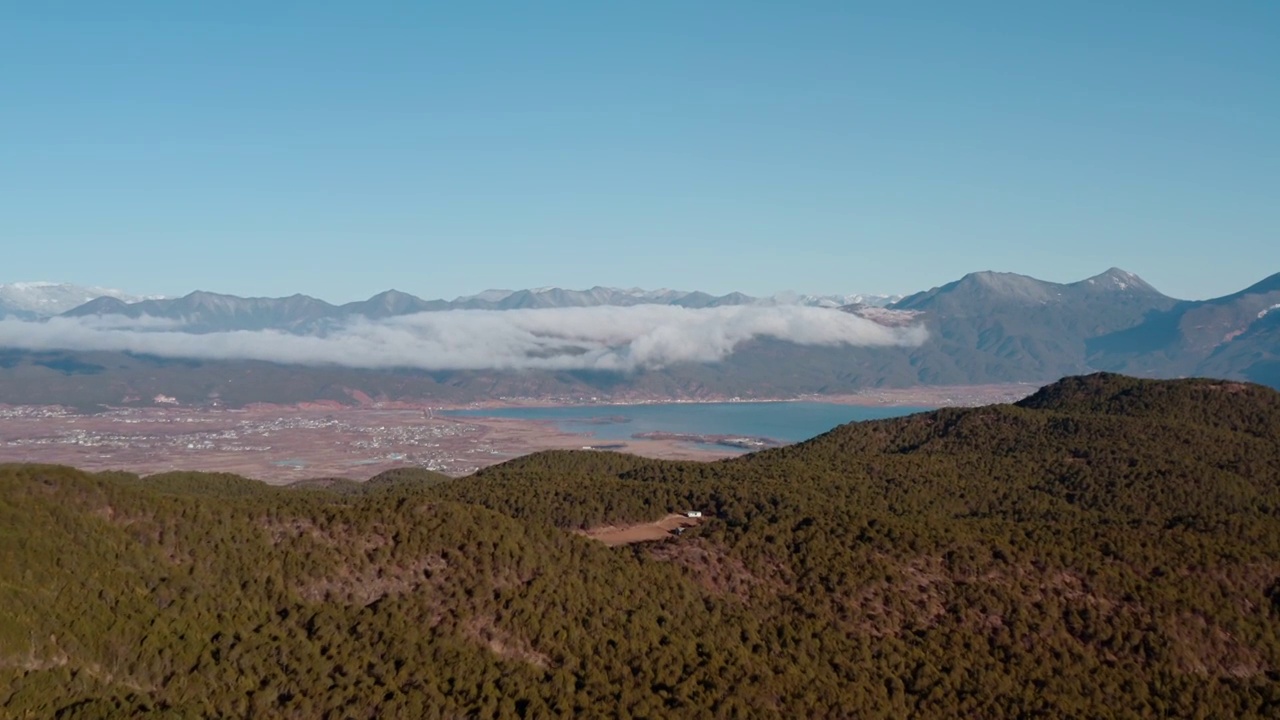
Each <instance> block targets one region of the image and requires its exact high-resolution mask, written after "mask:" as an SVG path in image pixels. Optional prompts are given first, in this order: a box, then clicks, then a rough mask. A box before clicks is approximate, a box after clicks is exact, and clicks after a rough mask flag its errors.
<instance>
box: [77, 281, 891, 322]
mask: <svg viewBox="0 0 1280 720" xmlns="http://www.w3.org/2000/svg"><path fill="white" fill-rule="evenodd" d="M897 299H898V298H897V297H896V296H888V295H859V294H851V295H801V294H798V293H782V294H779V295H774V296H771V297H767V298H756V297H752V296H750V295H745V294H743V293H738V292H734V293H729V294H727V295H721V296H714V295H710V294H708V293H704V292H699V291H693V292H686V291H680V290H665V289H664V290H654V291H649V290H641V289H638V288H633V289H629V290H623V289H619V288H606V287H594V288H590V289H588V290H565V289H563V288H537V289H533V290H515V291H509V290H486V291H485V292H482V293H480V294H477V295H469V296H464V297H460V298H457V299H455V300H452V301H446V300H423V299H422V298H419V297H416V296H414V295H410V294H408V293H405V292H401V291H399V290H387V291H385V292H382V293H379V294H377V295H374V296H373V297H371V298H369V299H368V300H362V301H357V302H350V303H345V304H343V305H333V304H331V303H328V302H325V301H324V300H319V299H316V298H313V297H310V296H307V295H291V296H289V297H284V298H262V297H249V298H246V297H239V296H236V295H224V294H219V293H212V292H205V291H196V292H193V293H190V294H188V295H184V296H182V297H179V298H160V299H147V300H141V299H135V300H134V301H132V302H131V301H128V300H125V299H121V298H119V297H116V296H104V297H99V298H96V299H94V300H91V301H89V302H86V303H84V304H82V305H79V306H77V307H73V308H70V309H69V310H67V311H65V312H63V313H61V314H62V315H65V316H67V317H89V316H104V315H121V316H125V317H131V318H140V317H143V316H149V317H155V318H165V319H170V320H176V321H180V322H182V323H183V325H184V328H183V329H185V330H188V331H192V332H217V331H230V330H267V329H272V330H286V331H290V332H307V331H310V330H314V329H316V328H317V327H318V326H319V325H321V324H323V323H325V322H335V321H343V320H348V319H350V318H352V317H356V316H359V317H365V318H369V319H383V318H388V317H395V316H400V315H411V314H414V313H420V312H440V311H446V310H520V309H547V308H567V307H600V306H614V307H630V306H635V305H669V306H676V307H685V308H709V307H722V306H730V305H756V304H758V305H808V306H814V307H830V308H835V307H839V306H841V305H846V304H849V302H851V301H852V302H858V303H864V304H870V305H875V306H883V305H887V304H889V303H890V302H893V301H895V300H897Z"/></svg>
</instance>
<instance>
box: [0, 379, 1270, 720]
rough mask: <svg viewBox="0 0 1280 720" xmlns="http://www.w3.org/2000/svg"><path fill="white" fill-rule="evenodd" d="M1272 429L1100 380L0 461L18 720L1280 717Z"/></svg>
mask: <svg viewBox="0 0 1280 720" xmlns="http://www.w3.org/2000/svg"><path fill="white" fill-rule="evenodd" d="M1277 428H1280V394H1278V393H1276V392H1275V391H1272V390H1268V389H1265V388H1261V387H1258V386H1253V385H1247V384H1241V383H1227V382H1219V381H1199V380H1187V381H1138V380H1133V379H1130V378H1126V377H1121V376H1114V375H1095V376H1089V377H1084V378H1068V379H1067V380H1064V381H1062V382H1059V383H1056V384H1055V385H1052V386H1050V387H1048V388H1045V389H1044V390H1042V391H1041V392H1039V393H1037V394H1036V395H1033V396H1031V397H1030V398H1027V399H1026V400H1024V401H1023V402H1021V403H1019V404H1018V405H1004V406H990V407H984V408H974V409H967V410H958V409H949V410H942V411H937V412H932V413H924V414H919V415H914V416H910V417H906V418H898V419H894V420H885V421H875V422H867V423H859V424H853V425H847V426H843V427H841V428H837V429H836V430H833V431H831V432H829V433H827V434H825V435H823V436H820V437H818V438H814V439H813V440H810V441H808V442H806V443H801V444H798V445H794V446H790V447H786V448H780V449H777V450H770V451H764V452H760V453H757V454H754V455H750V456H746V457H742V458H738V459H734V460H729V461H721V462H716V463H707V464H699V463H674V462H661V461H654V460H646V459H640V458H635V457H630V456H624V455H617V454H613V453H605V452H589V451H588V452H548V453H539V454H536V455H532V456H529V457H526V458H521V459H518V460H514V461H512V462H509V463H506V464H504V465H499V466H495V467H492V468H488V469H486V470H484V471H481V472H480V473H477V474H476V475H474V476H472V477H468V478H462V479H459V480H448V479H445V478H442V477H440V476H434V475H430V474H425V473H418V472H415V471H399V472H397V473H396V474H394V475H389V476H385V477H381V478H379V482H377V483H369V484H365V485H361V486H353V485H350V484H347V483H312V484H309V485H308V486H306V487H299V488H272V487H268V486H265V485H261V484H258V483H255V482H252V481H248V480H244V479H241V478H236V477H233V476H214V475H197V474H170V475H166V476H157V477H151V478H142V479H140V478H137V477H134V476H131V475H127V474H123V473H119V474H103V475H89V474H85V473H82V472H79V471H76V470H72V469H69V468H59V467H48V466H4V467H0V715H4V716H6V717H8V716H13V717H48V716H55V715H58V714H61V716H63V717H119V716H122V715H128V714H130V713H139V714H141V713H145V712H158V711H167V712H169V713H171V714H172V715H174V716H178V717H298V718H310V717H326V716H327V717H375V716H376V717H462V716H479V717H555V716H563V717H568V716H582V717H592V716H600V717H608V716H631V717H655V718H656V717H715V716H723V717H760V716H764V717H769V716H776V717H894V718H896V717H908V716H911V717H939V718H942V717H945V718H952V717H1170V716H1175V717H1197V716H1198V717H1274V716H1276V715H1277V714H1280V682H1277V681H1278V680H1280V633H1278V632H1277V628H1280V517H1278V515H1280V433H1278V432H1277ZM687 508H697V509H701V510H702V511H703V512H704V513H706V515H707V516H708V519H707V520H706V521H705V522H703V523H702V524H701V525H699V526H698V527H696V528H693V529H690V530H689V531H687V532H685V533H684V534H683V535H681V536H679V537H675V536H672V537H671V538H669V539H667V540H663V541H658V542H652V543H643V544H637V545H632V546H625V547H618V548H608V547H606V546H604V545H603V544H600V543H597V542H595V541H593V540H589V539H587V538H585V537H582V536H580V535H579V534H576V533H574V532H571V531H573V530H577V529H581V528H587V527H594V526H597V525H602V524H622V523H625V522H627V521H643V520H653V519H656V518H659V517H661V516H663V515H665V514H666V513H668V512H670V511H673V510H681V509H687Z"/></svg>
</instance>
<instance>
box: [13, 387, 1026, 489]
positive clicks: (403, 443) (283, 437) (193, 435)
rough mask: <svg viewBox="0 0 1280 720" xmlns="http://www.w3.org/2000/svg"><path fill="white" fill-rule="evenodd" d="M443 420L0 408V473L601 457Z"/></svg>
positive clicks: (723, 451)
mask: <svg viewBox="0 0 1280 720" xmlns="http://www.w3.org/2000/svg"><path fill="white" fill-rule="evenodd" d="M1029 391H1030V386H1027V385H989V386H972V387H936V388H911V389H888V390H871V391H867V392H865V393H860V394H856V395H841V396H810V397H805V398H799V399H805V400H822V401H824V402H835V403H843V404H850V405H865V406H876V405H879V406H913V405H914V406H924V405H929V406H938V407H942V406H968V405H981V404H987V403H994V402H1009V401H1012V400H1016V399H1018V398H1021V397H1023V396H1025V395H1026V394H1028V392H1029ZM553 400H560V401H561V404H590V403H589V402H587V401H584V400H583V399H576V401H575V400H574V399H546V398H542V399H535V398H527V399H525V398H521V399H516V398H511V399H506V400H503V401H494V402H492V403H483V404H472V405H469V406H467V407H469V408H473V409H474V408H477V407H504V406H505V407H511V406H524V407H529V406H535V405H548V406H549V405H554V404H555V402H553ZM715 400H717V401H720V402H723V401H725V400H732V398H716V399H715ZM658 401H659V400H658V399H651V400H645V401H644V402H645V403H649V402H658ZM595 404H599V405H601V406H602V407H603V406H606V405H607V404H606V403H595ZM615 404H616V403H615ZM444 409H458V408H443V407H440V406H433V407H428V406H426V405H416V404H410V403H385V404H380V403H372V402H370V403H369V404H366V405H361V406H354V407H352V406H343V405H339V404H336V403H304V404H301V405H296V406H279V405H256V406H251V407H248V408H243V409H226V408H189V407H180V406H179V407H146V408H117V409H112V410H109V411H104V412H98V413H81V412H76V411H73V410H68V409H65V408H61V407H56V406H17V407H13V406H3V405H0V462H25V463H54V464H65V465H73V466H75V467H79V468H82V469H85V470H89V471H100V470H113V469H123V468H128V469H129V470H130V471H132V472H137V473H142V474H150V473H157V472H167V471H171V470H198V471H205V472H230V473H236V474H240V475H245V476H248V477H254V478H259V479H261V480H264V481H267V482H270V483H274V484H286V483H290V482H295V481H298V480H304V479H309V478H318V477H345V478H351V479H357V480H363V479H366V478H369V477H372V476H373V475H376V474H378V473H379V472H382V471H384V470H388V469H390V468H395V467H404V466H416V467H423V468H426V469H429V470H434V471H437V472H442V473H445V474H448V475H453V476H462V475H467V474H470V473H472V472H475V471H476V470H478V469H479V468H482V467H486V466H489V465H493V464H496V463H499V462H502V461H504V460H509V459H511V458H513V457H518V456H520V455H525V454H528V453H531V452H535V451H538V450H551V449H581V448H584V447H591V446H595V445H600V442H599V441H597V440H596V439H594V438H592V437H590V436H588V435H582V434H577V433H571V432H564V431H562V430H560V429H559V428H557V427H556V426H555V424H554V423H552V422H549V421H543V420H524V419H512V418H487V417H466V418H459V417H453V416H446V415H443V414H442V413H440V412H438V411H439V410H444ZM602 447H607V448H608V449H609V450H620V451H623V452H628V453H632V454H636V455H641V456H645V457H651V458H659V459H668V460H714V459H718V458H724V457H732V456H735V455H738V454H740V453H741V450H738V449H735V448H730V447H720V448H716V447H713V446H709V445H698V444H693V443H689V442H685V441H682V440H680V439H674V438H629V439H627V440H625V441H623V442H615V441H609V442H607V443H605V444H604V445H603V446H602Z"/></svg>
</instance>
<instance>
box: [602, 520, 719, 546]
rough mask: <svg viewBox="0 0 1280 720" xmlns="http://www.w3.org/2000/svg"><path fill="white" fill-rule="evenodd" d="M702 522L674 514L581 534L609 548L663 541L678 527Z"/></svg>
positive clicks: (604, 526)
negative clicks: (650, 520)
mask: <svg viewBox="0 0 1280 720" xmlns="http://www.w3.org/2000/svg"><path fill="white" fill-rule="evenodd" d="M700 522H702V518H691V517H685V516H684V515H677V514H675V513H672V514H670V515H668V516H666V517H664V518H662V519H661V520H655V521H653V522H647V523H637V524H634V525H601V526H600V527H594V528H591V529H589V530H582V531H581V534H582V535H585V536H587V537H589V538H591V539H592V540H599V541H600V542H602V543H604V544H605V545H608V546H609V547H614V546H616V545H630V544H631V543H638V542H649V541H651V540H662V539H664V538H667V537H670V536H671V531H672V530H675V529H676V528H678V527H694V526H695V525H697V524H698V523H700Z"/></svg>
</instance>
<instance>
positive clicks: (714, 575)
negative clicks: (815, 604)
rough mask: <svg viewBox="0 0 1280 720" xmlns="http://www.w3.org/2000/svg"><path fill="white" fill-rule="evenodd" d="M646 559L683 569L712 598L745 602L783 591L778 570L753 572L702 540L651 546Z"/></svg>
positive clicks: (782, 580)
mask: <svg viewBox="0 0 1280 720" xmlns="http://www.w3.org/2000/svg"><path fill="white" fill-rule="evenodd" d="M648 555H649V557H651V558H653V559H655V560H661V561H663V562H671V563H675V564H677V565H680V566H683V567H685V568H687V569H688V570H689V573H690V575H691V576H692V577H693V579H694V581H695V582H697V583H698V584H699V585H701V586H702V587H704V588H706V589H707V590H709V591H711V592H712V593H714V594H716V595H731V596H735V597H738V598H740V599H742V600H746V599H748V598H749V597H751V596H752V595H753V594H757V593H760V592H767V593H771V594H772V593H776V592H778V591H779V590H781V589H783V588H785V587H786V580H785V579H784V578H783V576H782V572H783V571H782V568H781V567H773V568H767V569H766V570H765V571H764V572H759V571H757V572H753V571H752V570H751V569H750V568H748V567H747V566H746V564H745V563H743V562H742V560H741V559H740V558H738V557H736V556H733V555H731V554H730V553H729V551H728V549H727V548H725V547H723V546H722V545H720V544H719V543H715V542H713V541H711V540H707V539H706V538H690V539H688V540H672V541H671V542H663V543H655V544H653V545H652V546H650V547H649V548H648Z"/></svg>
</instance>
